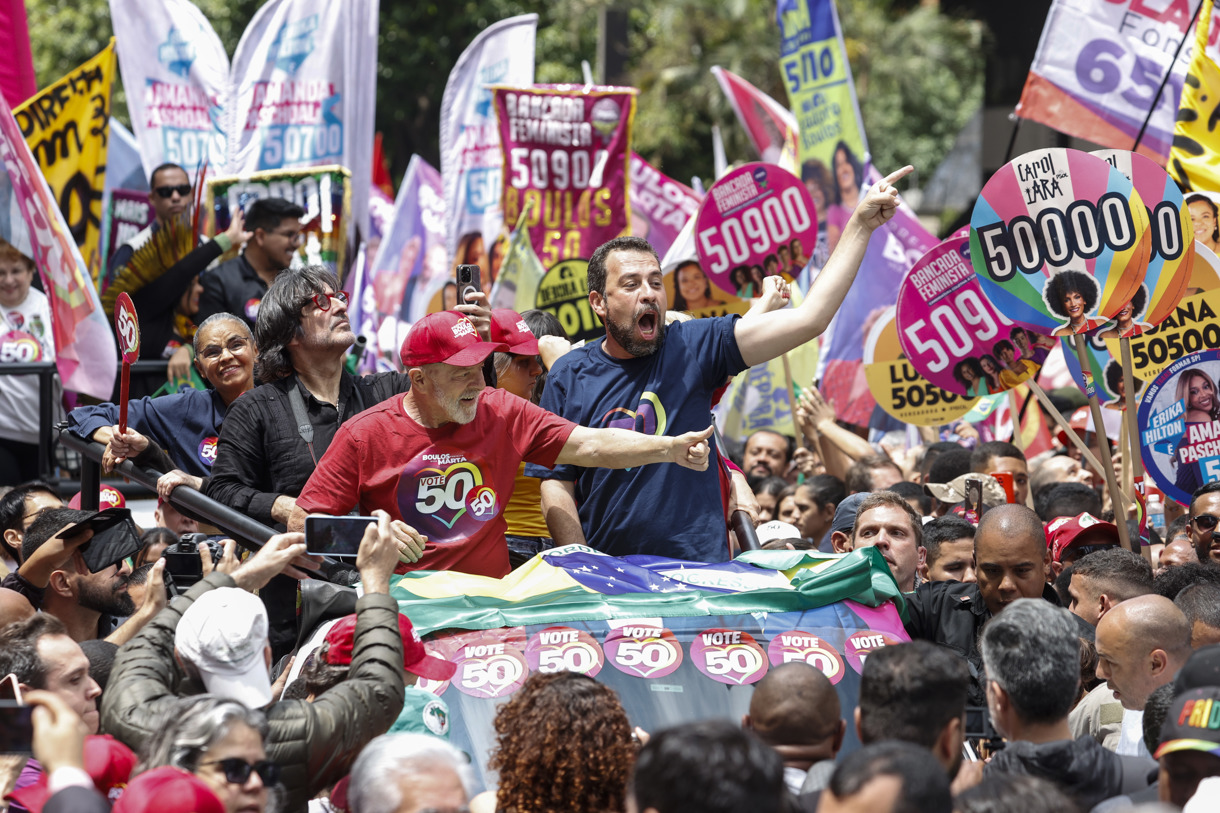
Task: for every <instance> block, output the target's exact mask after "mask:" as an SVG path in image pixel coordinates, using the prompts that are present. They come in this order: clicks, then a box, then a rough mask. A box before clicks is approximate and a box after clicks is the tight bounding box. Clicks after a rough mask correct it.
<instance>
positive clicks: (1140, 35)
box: [1016, 0, 1214, 164]
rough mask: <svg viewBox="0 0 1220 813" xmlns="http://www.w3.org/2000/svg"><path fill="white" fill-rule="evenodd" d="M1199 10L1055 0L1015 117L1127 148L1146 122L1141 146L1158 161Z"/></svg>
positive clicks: (1188, 0) (1139, 0)
mask: <svg viewBox="0 0 1220 813" xmlns="http://www.w3.org/2000/svg"><path fill="white" fill-rule="evenodd" d="M1198 9H1199V0H1173V2H1152V1H1151V0H1055V2H1054V3H1053V4H1052V5H1051V9H1050V12H1049V13H1048V14H1047V16H1046V24H1045V26H1044V27H1043V29H1042V39H1041V40H1040V41H1039V42H1038V50H1037V53H1035V55H1034V61H1033V64H1032V65H1031V66H1030V70H1029V76H1028V77H1027V78H1026V80H1025V88H1024V89H1023V90H1022V91H1021V100H1020V101H1019V102H1018V103H1017V108H1016V114H1017V115H1018V116H1021V117H1023V118H1027V119H1031V120H1033V121H1037V122H1039V123H1041V124H1045V125H1047V126H1048V127H1053V128H1054V129H1056V130H1059V131H1060V132H1063V133H1067V134H1068V135H1073V136H1076V137H1078V138H1083V139H1085V140H1087V141H1092V142H1094V143H1097V144H1101V145H1104V146H1107V147H1114V148H1116V149H1127V150H1129V149H1132V147H1133V145H1134V144H1135V138H1136V136H1137V135H1138V134H1139V132H1140V129H1141V127H1143V125H1144V122H1145V120H1147V122H1148V125H1147V128H1146V129H1145V130H1144V134H1143V137H1142V138H1141V139H1140V145H1139V151H1140V152H1141V153H1143V154H1144V155H1147V156H1148V157H1149V158H1152V159H1155V160H1156V161H1158V162H1160V163H1161V164H1164V163H1165V160H1166V159H1167V157H1168V156H1169V148H1170V144H1171V143H1172V141H1173V135H1174V117H1175V115H1176V114H1177V112H1178V103H1179V99H1180V97H1181V96H1182V88H1183V85H1184V84H1185V81H1186V72H1187V67H1188V66H1189V65H1190V60H1191V55H1192V53H1193V51H1194V48H1193V47H1192V46H1193V37H1191V36H1190V32H1191V30H1192V22H1193V21H1194V19H1195V15H1196V13H1197V12H1198ZM1183 38H1188V39H1187V41H1186V43H1184V44H1183V43H1182V40H1183ZM1179 45H1182V47H1181V50H1180V51H1178V46H1179ZM1213 45H1214V40H1213ZM1175 52H1177V58H1176V59H1175V58H1174V54H1175ZM1166 73H1168V74H1169V76H1168V81H1166V83H1165V88H1164V90H1162V91H1161V94H1160V98H1159V99H1158V98H1156V94H1157V90H1158V88H1159V87H1160V85H1161V82H1162V80H1164V79H1165V78H1166ZM1154 99H1156V105H1155V107H1154V106H1153V100H1154Z"/></svg>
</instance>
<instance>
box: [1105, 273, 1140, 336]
mask: <svg viewBox="0 0 1220 813" xmlns="http://www.w3.org/2000/svg"><path fill="white" fill-rule="evenodd" d="M1147 305H1148V288H1147V287H1145V286H1144V285H1140V287H1138V288H1136V289H1135V296H1133V297H1131V301H1130V302H1127V303H1126V304H1125V305H1123V306H1122V307H1121V308H1119V309H1118V315H1116V316H1115V317H1114V322H1113V323H1112V324H1110V326H1109V327H1107V328H1106V329H1105V330H1103V331H1101V332H1100V333H1098V334H1097V335H1098V337H1100V338H1102V339H1121V338H1123V337H1131V336H1134V335H1136V334H1135V330H1136V328H1142V327H1144V325H1143V324H1141V323H1140V321H1139V318H1140V317H1141V316H1143V315H1144V308H1145V307H1147Z"/></svg>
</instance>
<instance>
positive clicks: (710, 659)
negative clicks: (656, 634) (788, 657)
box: [690, 628, 767, 686]
mask: <svg viewBox="0 0 1220 813" xmlns="http://www.w3.org/2000/svg"><path fill="white" fill-rule="evenodd" d="M690 659H691V662H692V663H694V664H695V667H696V668H697V669H698V670H699V671H700V672H702V673H703V674H705V675H707V676H708V677H710V678H711V679H712V680H714V681H716V682H718V683H726V684H728V685H729V686H744V685H746V684H748V683H757V682H758V681H760V680H762V678H763V675H765V674H767V656H766V654H765V653H764V652H763V649H762V647H761V646H759V645H758V642H757V641H755V640H754V636H752V635H750V634H749V633H748V632H741V631H740V630H727V629H719V628H714V629H709V630H704V631H703V632H701V633H699V634H698V635H696V636H695V640H693V641H691V645H690Z"/></svg>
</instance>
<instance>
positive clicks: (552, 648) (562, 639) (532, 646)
mask: <svg viewBox="0 0 1220 813" xmlns="http://www.w3.org/2000/svg"><path fill="white" fill-rule="evenodd" d="M525 660H526V662H527V663H528V664H529V666H530V670H531V671H533V672H544V673H547V672H577V673H579V674H582V675H588V676H589V677H597V673H598V672H600V671H601V670H602V666H603V665H604V664H605V663H606V656H605V655H604V654H603V653H602V648H601V647H600V646H598V645H597V639H596V638H594V637H593V636H592V635H590V634H589V633H587V632H585V631H584V630H577V629H572V628H571V627H547V628H546V629H544V630H541V631H539V632H538V633H536V634H535V635H533V636H531V637H530V640H529V643H527V644H526V645H525Z"/></svg>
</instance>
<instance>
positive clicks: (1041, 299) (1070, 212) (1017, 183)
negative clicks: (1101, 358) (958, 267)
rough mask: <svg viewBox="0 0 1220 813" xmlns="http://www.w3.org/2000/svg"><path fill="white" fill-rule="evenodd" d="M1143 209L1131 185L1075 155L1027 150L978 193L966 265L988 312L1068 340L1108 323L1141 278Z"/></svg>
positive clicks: (1146, 237)
mask: <svg viewBox="0 0 1220 813" xmlns="http://www.w3.org/2000/svg"><path fill="white" fill-rule="evenodd" d="M1151 249H1152V233H1151V231H1150V230H1149V223H1148V210H1147V209H1146V208H1145V206H1144V202H1143V200H1142V199H1141V198H1140V196H1139V193H1138V192H1137V191H1136V190H1135V187H1134V186H1133V185H1132V183H1131V181H1130V179H1128V178H1127V177H1126V176H1124V175H1123V174H1122V173H1121V172H1119V171H1118V170H1117V169H1115V168H1114V167H1113V166H1111V165H1110V164H1109V163H1107V162H1106V161H1103V160H1102V159H1100V158H1098V157H1096V156H1093V155H1089V154H1088V153H1085V152H1081V151H1079V150H1070V149H1062V148H1052V149H1043V150H1034V151H1033V152H1029V153H1026V154H1025V155H1022V156H1019V157H1017V158H1015V159H1013V160H1012V161H1009V162H1008V163H1007V164H1005V165H1004V166H1003V167H1001V168H1000V169H999V170H997V171H996V173H995V174H994V175H992V176H991V178H990V179H989V180H988V181H987V183H986V184H985V185H984V186H983V191H982V193H981V194H980V195H979V198H978V201H977V202H976V203H975V205H974V212H973V213H972V215H971V219H970V259H971V262H972V263H973V264H974V270H975V273H976V274H977V275H978V280H979V284H980V286H981V287H982V289H983V293H985V294H986V295H987V298H988V299H990V300H991V302H992V304H993V305H995V307H996V309H997V310H999V311H1001V312H1002V313H1003V314H1004V315H1005V316H1007V317H1008V318H1009V319H1011V320H1013V321H1014V322H1015V323H1017V324H1018V325H1020V326H1021V327H1024V328H1026V329H1028V330H1031V331H1033V332H1035V333H1041V334H1048V335H1051V336H1056V337H1059V336H1072V335H1075V334H1077V333H1087V332H1091V331H1093V330H1095V329H1097V328H1099V327H1101V326H1102V325H1103V324H1104V323H1105V322H1106V320H1108V319H1113V318H1114V317H1115V316H1116V315H1117V314H1118V312H1119V310H1120V309H1121V308H1122V307H1123V306H1124V305H1125V304H1127V303H1129V302H1130V301H1131V299H1132V297H1133V296H1134V294H1135V292H1136V290H1137V289H1138V288H1139V286H1140V284H1141V283H1142V282H1143V280H1144V274H1145V272H1146V270H1147V268H1148V261H1149V258H1150V254H1151Z"/></svg>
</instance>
